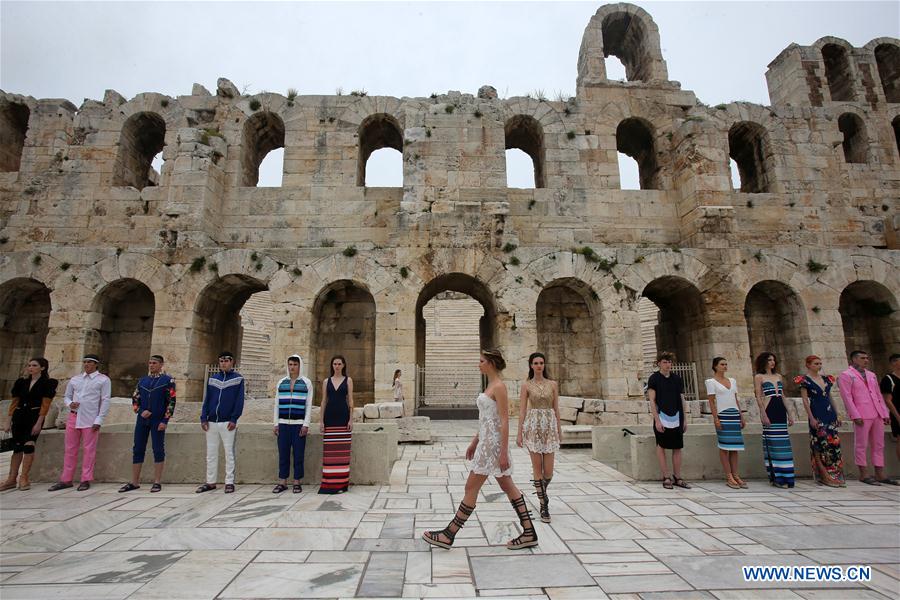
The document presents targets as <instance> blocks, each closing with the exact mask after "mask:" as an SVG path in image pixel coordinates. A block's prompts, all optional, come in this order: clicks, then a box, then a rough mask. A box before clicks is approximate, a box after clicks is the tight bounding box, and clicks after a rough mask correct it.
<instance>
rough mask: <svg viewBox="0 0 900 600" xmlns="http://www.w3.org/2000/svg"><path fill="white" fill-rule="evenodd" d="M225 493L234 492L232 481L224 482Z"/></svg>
mask: <svg viewBox="0 0 900 600" xmlns="http://www.w3.org/2000/svg"><path fill="white" fill-rule="evenodd" d="M225 493H226V494H233V493H234V484H233V483H226V484H225Z"/></svg>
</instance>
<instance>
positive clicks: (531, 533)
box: [506, 494, 538, 550]
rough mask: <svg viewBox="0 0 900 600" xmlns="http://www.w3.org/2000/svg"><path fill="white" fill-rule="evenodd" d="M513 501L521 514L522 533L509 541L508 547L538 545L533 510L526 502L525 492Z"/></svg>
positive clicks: (518, 547)
mask: <svg viewBox="0 0 900 600" xmlns="http://www.w3.org/2000/svg"><path fill="white" fill-rule="evenodd" d="M511 503H512V505H513V508H514V509H515V510H516V514H517V515H518V516H519V523H520V524H521V525H522V535H520V536H519V537H517V538H515V539H513V540H510V541H509V542H507V544H506V547H507V548H508V549H510V550H521V549H522V548H530V547H532V546H537V545H538V537H537V532H535V530H534V524H533V523H532V522H531V512H530V511H529V510H528V506H527V505H526V504H525V496H524V494H523V495H521V496H519V497H518V498H516V499H515V500H512V501H511Z"/></svg>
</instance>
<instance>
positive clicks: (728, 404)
mask: <svg viewBox="0 0 900 600" xmlns="http://www.w3.org/2000/svg"><path fill="white" fill-rule="evenodd" d="M728 381H729V382H731V389H730V390H729V389H728V388H727V387H725V386H724V385H722V384H721V383H719V382H718V381H716V380H715V379H707V380H706V395H707V396H715V397H716V412H722V411H723V410H725V409H726V408H738V405H737V382H736V381H735V380H734V379H732V378H731V377H729V378H728ZM738 410H740V409H739V408H738Z"/></svg>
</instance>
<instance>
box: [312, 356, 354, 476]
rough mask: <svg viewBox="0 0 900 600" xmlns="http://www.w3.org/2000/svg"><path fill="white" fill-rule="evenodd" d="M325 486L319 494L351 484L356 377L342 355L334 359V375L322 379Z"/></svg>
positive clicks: (332, 365)
mask: <svg viewBox="0 0 900 600" xmlns="http://www.w3.org/2000/svg"><path fill="white" fill-rule="evenodd" d="M322 388H323V389H322V392H323V394H322V434H323V435H322V485H321V486H320V487H319V493H320V494H341V493H343V492H346V491H347V489H348V488H349V487H350V442H351V435H352V433H351V432H352V430H353V419H352V415H353V380H352V379H350V377H348V376H347V361H346V360H344V357H343V356H335V357H334V358H332V359H331V374H330V376H329V377H328V379H326V380H325V381H323V382H322Z"/></svg>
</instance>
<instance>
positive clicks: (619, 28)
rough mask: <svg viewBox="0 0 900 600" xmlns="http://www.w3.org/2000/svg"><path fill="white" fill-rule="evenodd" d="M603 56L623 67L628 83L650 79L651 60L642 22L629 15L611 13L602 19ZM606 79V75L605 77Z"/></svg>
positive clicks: (645, 31) (645, 29)
mask: <svg viewBox="0 0 900 600" xmlns="http://www.w3.org/2000/svg"><path fill="white" fill-rule="evenodd" d="M601 27H602V31H603V56H604V57H609V56H615V57H616V58H618V59H619V60H620V61H622V64H623V65H625V77H626V79H628V81H648V80H650V79H652V68H653V65H652V60H651V58H650V55H649V53H648V51H647V50H648V48H647V28H646V27H645V26H644V22H643V21H642V20H641V19H640V18H638V17H636V16H634V15H632V14H629V13H624V12H621V13H613V14H611V15H608V16H607V17H606V18H605V19H603V25H602V26H601ZM607 77H608V75H607Z"/></svg>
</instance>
